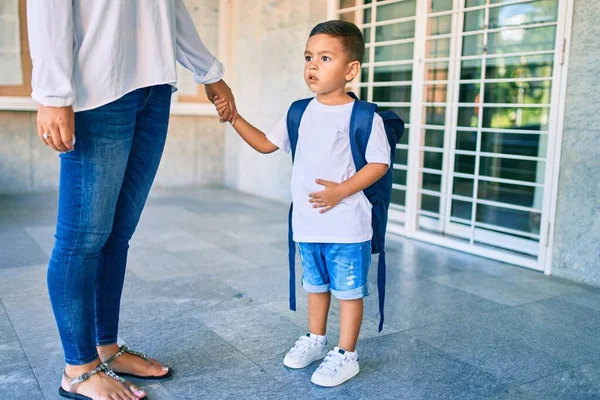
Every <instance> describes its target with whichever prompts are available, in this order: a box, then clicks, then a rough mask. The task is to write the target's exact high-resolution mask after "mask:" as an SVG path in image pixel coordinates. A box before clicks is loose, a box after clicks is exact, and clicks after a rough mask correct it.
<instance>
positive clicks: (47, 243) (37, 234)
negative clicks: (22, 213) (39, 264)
mask: <svg viewBox="0 0 600 400" xmlns="http://www.w3.org/2000/svg"><path fill="white" fill-rule="evenodd" d="M25 231H26V232H27V234H28V235H29V236H31V238H32V239H33V240H35V242H36V243H37V244H38V246H40V248H41V249H42V250H43V251H44V253H46V255H47V256H48V258H50V255H51V254H52V248H53V247H54V232H55V231H56V227H55V226H54V225H48V226H35V227H27V228H25Z"/></svg>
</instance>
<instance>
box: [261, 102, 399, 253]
mask: <svg viewBox="0 0 600 400" xmlns="http://www.w3.org/2000/svg"><path fill="white" fill-rule="evenodd" d="M353 105H354V102H351V103H348V104H343V105H339V106H327V105H324V104H322V103H319V102H318V101H317V99H316V98H315V99H313V100H312V101H311V102H310V103H309V104H308V107H307V108H306V111H305V112H304V114H303V116H302V121H301V122H300V127H299V129H298V143H297V145H296V157H295V160H294V166H293V169H292V185H291V189H292V201H293V203H294V211H293V214H292V225H293V228H294V241H296V242H312V243H360V242H366V241H368V240H371V237H372V236H373V228H372V227H371V203H369V200H368V199H367V198H366V197H365V195H364V193H363V192H362V191H361V192H358V193H356V194H354V195H352V196H350V197H347V198H345V199H344V200H342V201H341V202H340V203H339V204H338V205H337V206H335V207H334V208H332V209H331V210H329V211H327V212H325V213H322V214H321V213H320V212H319V210H320V209H318V208H313V207H312V203H309V201H308V200H309V196H308V195H309V193H313V192H319V191H321V190H323V189H325V187H323V186H321V185H318V184H317V183H316V182H315V180H316V179H324V180H328V181H333V182H337V183H341V182H343V181H345V180H347V179H348V178H350V177H352V176H353V175H354V174H355V173H356V168H355V166H354V160H353V159H352V151H351V150H350V137H349V131H350V115H351V113H352V107H353ZM267 139H269V141H270V142H271V143H273V144H274V145H275V146H277V147H279V148H280V149H282V150H284V151H286V152H288V153H289V152H290V150H291V148H290V141H289V136H288V132H287V113H286V115H284V116H283V118H281V119H280V120H279V122H278V123H277V124H276V125H275V127H274V128H273V129H272V130H271V131H270V132H269V133H267ZM366 160H367V162H368V163H381V164H387V165H388V166H389V164H390V145H389V143H388V140H387V137H386V134H385V129H384V127H383V120H382V119H381V117H380V116H379V115H377V114H375V118H374V119H373V128H372V131H371V136H370V138H369V142H368V143H367V149H366Z"/></svg>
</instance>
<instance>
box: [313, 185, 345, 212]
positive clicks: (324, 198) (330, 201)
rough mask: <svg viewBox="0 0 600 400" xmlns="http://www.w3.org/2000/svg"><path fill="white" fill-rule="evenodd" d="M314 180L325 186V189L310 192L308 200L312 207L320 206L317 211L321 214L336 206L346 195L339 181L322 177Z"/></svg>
mask: <svg viewBox="0 0 600 400" xmlns="http://www.w3.org/2000/svg"><path fill="white" fill-rule="evenodd" d="M315 182H317V183H318V184H319V185H322V186H325V189H324V190H322V191H320V192H315V193H310V194H309V197H310V199H309V200H308V201H309V202H310V203H312V205H313V208H320V209H321V210H319V212H320V213H321V214H323V213H324V212H327V211H329V210H331V209H332V208H333V207H335V206H337V205H338V204H339V203H340V201H342V200H344V198H345V197H346V195H345V194H344V193H343V192H342V190H341V186H340V184H339V183H336V182H331V181H326V180H324V179H317V180H316V181H315Z"/></svg>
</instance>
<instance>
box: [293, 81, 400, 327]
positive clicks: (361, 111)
mask: <svg viewBox="0 0 600 400" xmlns="http://www.w3.org/2000/svg"><path fill="white" fill-rule="evenodd" d="M348 94H349V95H350V96H352V97H353V98H354V99H355V101H354V106H353V108H352V114H351V117H350V148H351V151H352V158H353V159H354V165H355V167H356V171H358V170H360V169H361V168H362V167H364V166H365V165H367V160H366V159H365V153H366V150H367V143H368V142H369V137H370V136H371V127H372V126H373V118H374V116H375V113H376V112H377V113H378V114H379V115H380V116H381V118H382V119H383V124H384V127H385V133H386V135H387V139H388V142H389V144H390V148H391V151H390V154H391V160H390V161H391V165H392V166H393V164H394V157H395V154H396V151H395V150H396V143H398V142H400V139H401V138H402V134H403V133H404V122H403V121H402V119H400V117H399V116H398V115H396V114H395V113H394V112H392V111H381V112H378V111H377V104H374V103H369V102H366V101H361V100H358V98H357V97H356V95H355V94H354V93H351V92H350V93H348ZM311 100H312V98H309V99H302V100H297V101H295V102H294V103H292V105H291V106H290V109H289V111H288V114H287V130H288V135H289V139H290V146H291V149H292V162H293V161H294V158H295V156H296V144H297V143H298V129H299V127H300V121H301V120H302V115H303V114H304V111H305V110H306V107H307V106H308V103H310V101H311ZM392 173H393V168H392V167H390V168H389V169H388V170H387V172H386V173H385V175H384V176H383V177H382V178H381V179H379V180H378V181H377V182H375V183H374V184H373V185H371V186H369V187H368V188H366V189H365V190H363V192H364V194H365V196H366V197H367V199H369V201H370V202H371V204H372V205H373V208H372V213H373V215H372V225H373V239H372V240H371V253H372V254H377V253H379V263H378V269H377V290H378V292H379V317H380V319H379V331H380V332H381V329H382V328H383V319H384V318H383V306H384V303H385V267H386V266H385V232H386V228H387V221H388V209H389V207H390V201H391V198H392V182H393V180H392ZM293 207H294V205H293V204H292V205H290V212H289V216H288V220H289V231H288V246H289V249H288V250H289V268H290V282H289V285H290V298H289V301H290V309H291V310H293V311H296V273H295V265H296V245H295V243H294V239H293V230H292V210H293Z"/></svg>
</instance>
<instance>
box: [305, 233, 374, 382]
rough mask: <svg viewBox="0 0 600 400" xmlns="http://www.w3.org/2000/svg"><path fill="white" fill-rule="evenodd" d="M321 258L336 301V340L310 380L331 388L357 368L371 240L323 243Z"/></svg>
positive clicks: (349, 377)
mask: <svg viewBox="0 0 600 400" xmlns="http://www.w3.org/2000/svg"><path fill="white" fill-rule="evenodd" d="M325 260H326V264H327V271H328V272H329V279H330V281H331V293H332V294H333V295H334V296H335V297H337V298H338V299H339V300H340V341H339V345H338V346H337V347H335V349H333V350H332V351H330V352H329V353H328V354H327V357H325V359H324V360H323V362H322V363H321V365H320V366H319V368H318V369H317V370H316V371H315V372H314V373H313V375H312V377H311V382H312V383H314V384H316V385H319V386H324V387H332V386H338V385H341V384H342V383H344V382H346V381H347V380H348V379H351V378H353V377H354V376H356V375H357V374H358V373H359V371H360V367H359V365H358V355H357V353H356V341H357V339H358V334H359V332H360V326H361V324H362V318H363V298H364V297H365V296H367V295H368V294H369V290H368V285H367V276H368V275H369V266H370V264H371V242H370V241H369V242H363V243H351V244H333V243H332V244H327V245H326V246H325Z"/></svg>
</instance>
